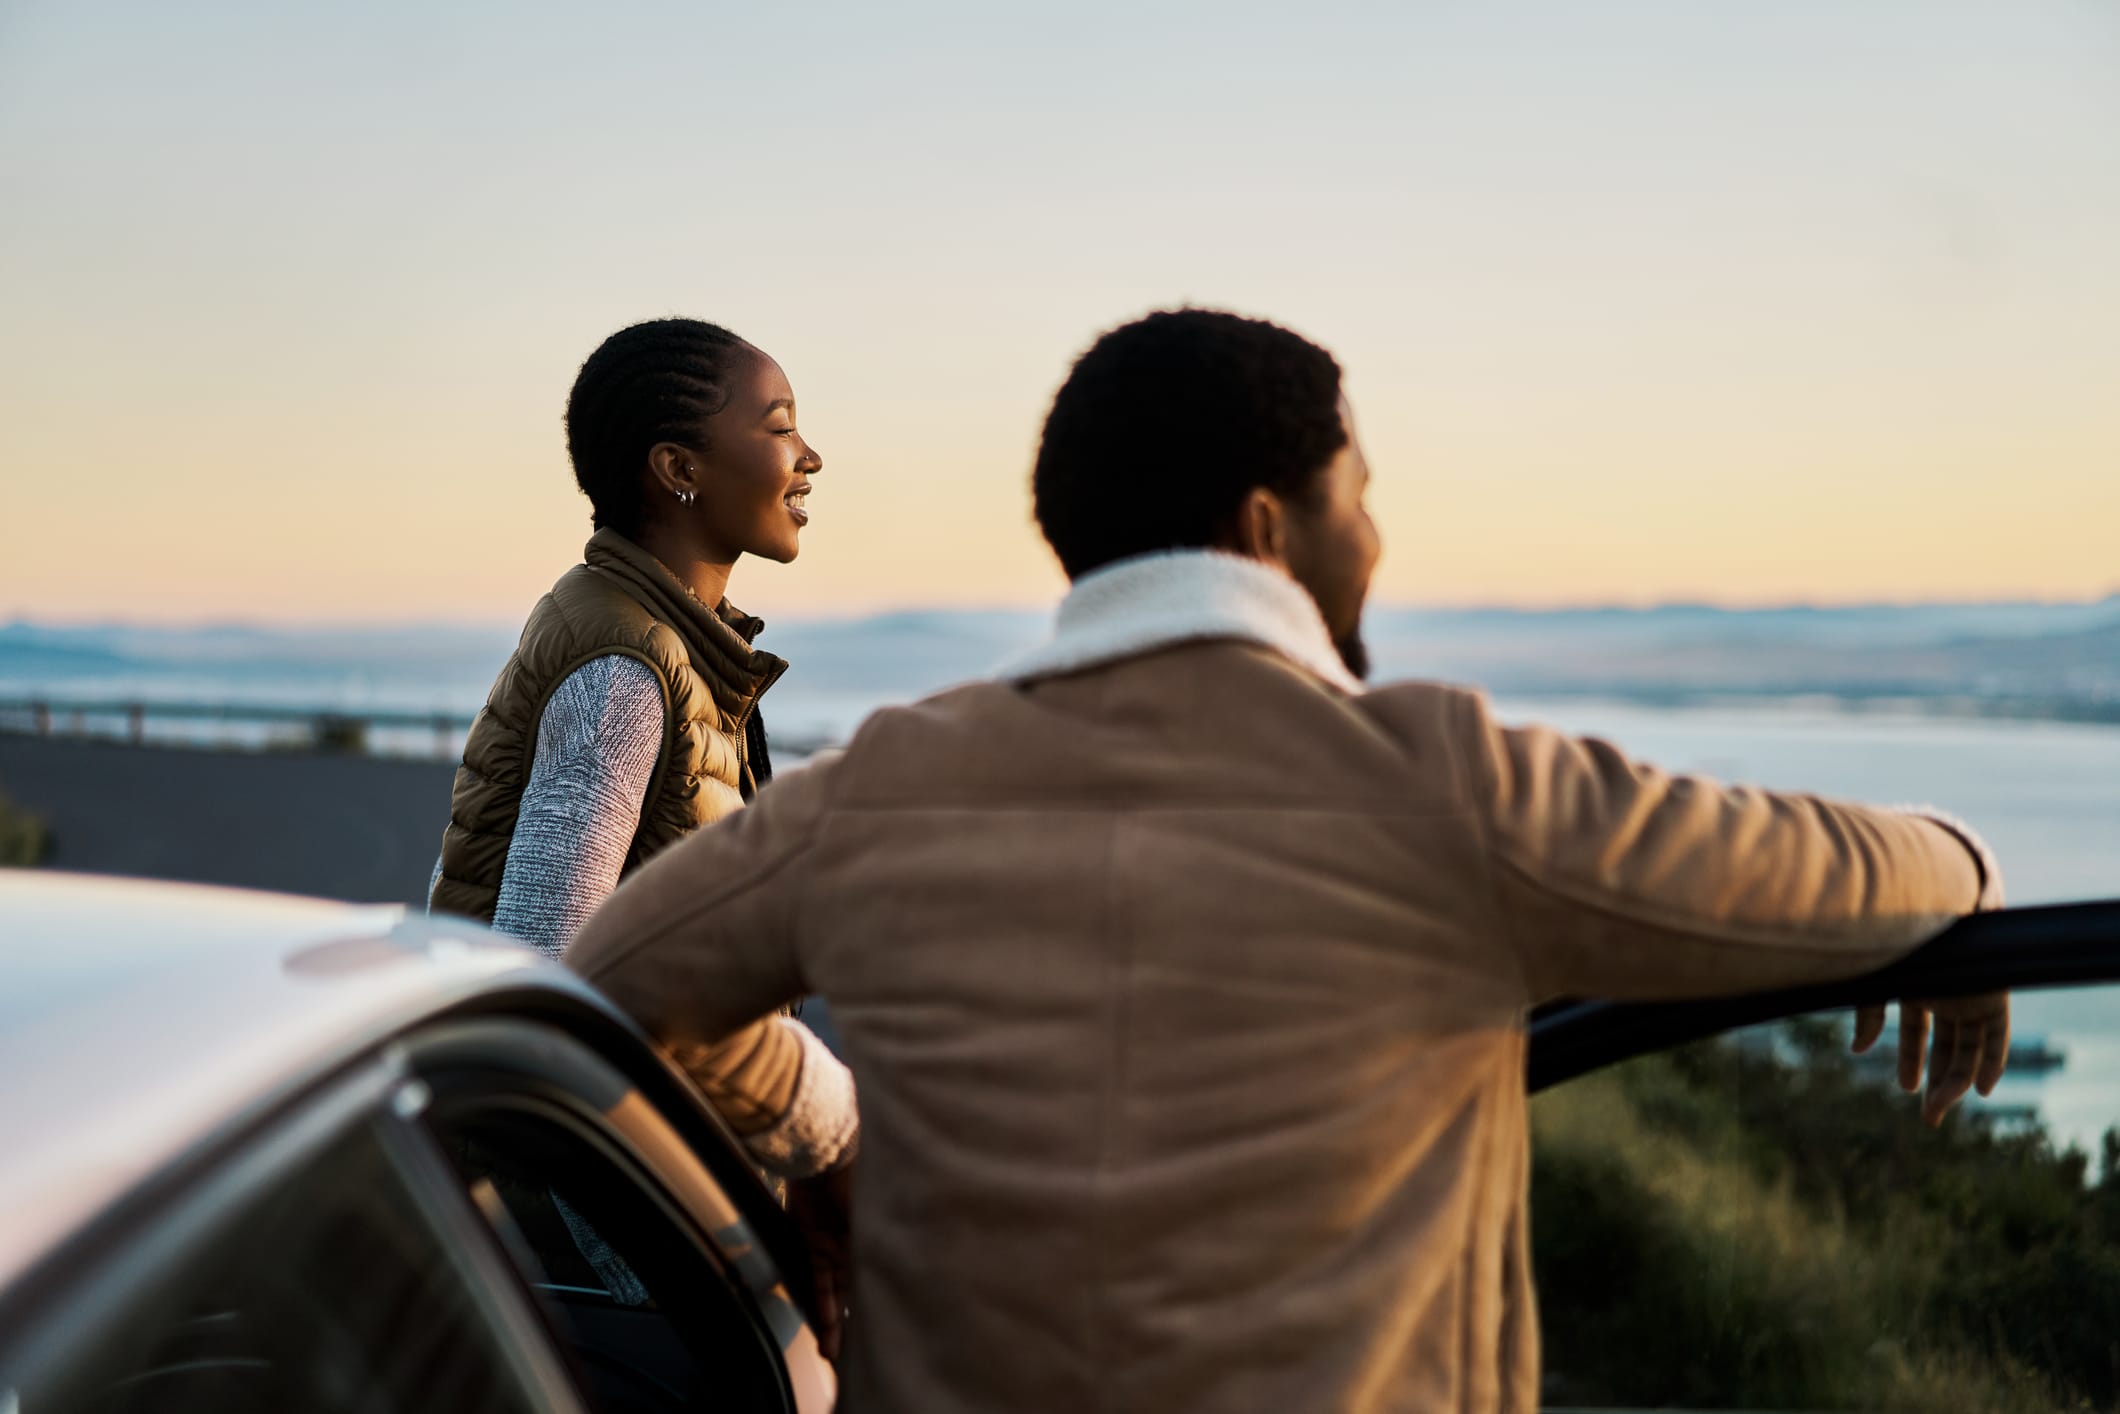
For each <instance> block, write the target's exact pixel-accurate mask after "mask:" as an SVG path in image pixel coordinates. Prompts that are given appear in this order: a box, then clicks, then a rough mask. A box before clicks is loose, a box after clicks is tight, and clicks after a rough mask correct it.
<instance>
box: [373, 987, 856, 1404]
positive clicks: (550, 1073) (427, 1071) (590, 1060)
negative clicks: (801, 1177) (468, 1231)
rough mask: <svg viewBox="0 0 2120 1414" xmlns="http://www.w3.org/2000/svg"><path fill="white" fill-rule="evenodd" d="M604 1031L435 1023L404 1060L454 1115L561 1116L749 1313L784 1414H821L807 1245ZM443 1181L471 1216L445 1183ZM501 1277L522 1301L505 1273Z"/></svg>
mask: <svg viewBox="0 0 2120 1414" xmlns="http://www.w3.org/2000/svg"><path fill="white" fill-rule="evenodd" d="M610 1021H611V1018H609V1017H605V1016H603V1015H602V1013H600V1012H595V1011H591V1010H588V1009H582V1010H579V1011H577V1010H574V1009H571V1008H569V1009H567V1010H565V1011H562V1012H554V1011H553V1010H552V1009H551V1008H550V1007H549V1006H545V1005H541V1006H540V1007H539V1008H537V1009H536V1010H533V1011H531V1012H528V1013H524V1012H514V1011H509V1010H506V1009H502V1008H496V1007H492V1006H486V1007H482V1008H479V1009H477V1010H475V1011H473V1012H470V1013H466V1014H457V1015H453V1016H447V1017H443V1018H438V1019H436V1020H435V1021H433V1022H431V1023H429V1024H428V1025H427V1026H425V1027H423V1028H421V1029H420V1030H419V1031H417V1032H415V1033H412V1034H411V1035H409V1036H407V1037H406V1038H405V1040H404V1042H403V1043H402V1046H401V1052H402V1054H403V1055H404V1057H405V1062H406V1064H407V1066H408V1068H409V1070H410V1072H411V1073H413V1074H414V1075H416V1076H418V1077H419V1079H420V1083H421V1084H422V1085H424V1086H427V1087H429V1088H430V1092H431V1094H432V1095H433V1096H435V1097H445V1098H446V1100H447V1102H448V1103H449V1104H450V1105H452V1106H472V1107H488V1106H490V1107H492V1108H494V1109H496V1110H499V1109H505V1108H510V1107H515V1108H538V1109H544V1110H546V1111H548V1112H556V1113H558V1114H561V1115H563V1116H564V1122H565V1123H566V1124H567V1125H568V1126H570V1127H573V1128H576V1129H578V1130H582V1131H585V1133H586V1137H588V1138H589V1139H590V1141H591V1142H592V1143H594V1144H596V1145H597V1146H598V1147H601V1148H603V1149H605V1150H607V1151H609V1152H610V1153H611V1154H612V1155H613V1157H614V1158H615V1159H616V1160H617V1161H619V1162H620V1163H621V1164H623V1166H624V1167H626V1168H628V1169H630V1170H632V1172H633V1179H634V1181H636V1182H638V1183H640V1184H642V1185H643V1187H644V1188H646V1189H647V1190H649V1191H648V1192H647V1193H646V1194H645V1195H644V1196H647V1197H650V1198H652V1199H654V1200H656V1201H658V1203H659V1206H661V1207H662V1208H663V1209H664V1210H665V1211H666V1213H667V1214H668V1215H669V1216H670V1217H671V1219H672V1220H674V1221H676V1222H678V1223H679V1224H680V1225H682V1226H683V1227H685V1228H687V1229H689V1232H688V1235H689V1236H690V1238H691V1239H692V1240H693V1241H694V1243H695V1244H696V1245H697V1246H699V1247H700V1248H701V1249H703V1254H704V1255H706V1256H707V1257H708V1258H709V1259H710V1260H712V1261H714V1262H715V1263H716V1264H718V1265H719V1266H720V1267H721V1268H722V1269H723V1271H722V1276H723V1277H724V1278H725V1279H726V1280H728V1281H729V1282H730V1283H731V1284H732V1285H733V1286H735V1287H736V1288H738V1289H739V1290H740V1292H741V1295H742V1296H743V1298H744V1299H745V1300H746V1301H747V1302H748V1303H749V1304H750V1305H751V1306H752V1308H753V1310H754V1314H755V1315H756V1317H757V1319H758V1320H759V1322H760V1325H761V1328H762V1329H761V1334H762V1335H763V1336H765V1337H766V1338H767V1339H768V1341H769V1343H770V1344H771V1346H772V1347H773V1348H774V1350H775V1354H776V1359H777V1360H778V1362H779V1365H780V1372H781V1377H782V1379H783V1381H784V1383H785V1384H786V1386H787V1393H788V1395H789V1402H790V1407H792V1408H795V1409H797V1410H802V1411H810V1410H823V1409H828V1408H829V1407H830V1405H831V1403H832V1400H833V1398H834V1396H835V1394H836V1376H835V1375H834V1374H833V1373H832V1372H831V1370H830V1368H829V1366H828V1365H827V1363H826V1362H825V1361H824V1358H823V1356H822V1354H821V1353H820V1351H819V1348H818V1341H817V1336H816V1329H815V1320H814V1317H813V1315H812V1312H813V1310H814V1307H813V1306H812V1305H811V1303H812V1302H813V1301H814V1300H815V1296H814V1290H813V1274H812V1271H811V1268H810V1265H809V1260H808V1257H809V1253H808V1247H807V1245H806V1244H805V1243H804V1241H803V1239H802V1237H801V1236H800V1234H799V1233H798V1232H797V1231H796V1229H795V1227H794V1224H793V1223H792V1221H790V1220H789V1218H788V1217H787V1215H786V1213H785V1212H783V1211H782V1209H781V1208H780V1206H779V1204H778V1203H777V1202H776V1201H775V1200H774V1198H773V1196H772V1194H771V1193H770V1192H769V1191H768V1190H767V1189H766V1187H765V1185H764V1183H763V1182H762V1181H761V1180H760V1178H759V1176H758V1174H757V1172H756V1171H755V1170H754V1169H753V1168H752V1167H751V1165H750V1163H749V1161H748V1160H747V1159H746V1158H745V1157H744V1155H743V1151H742V1149H741V1146H740V1143H739V1141H738V1140H737V1139H736V1138H735V1137H734V1136H733V1135H732V1134H731V1133H730V1132H729V1131H728V1129H727V1127H726V1126H725V1125H724V1124H723V1123H722V1121H721V1120H720V1118H719V1117H718V1116H716V1115H715V1114H714V1113H713V1111H712V1110H711V1109H710V1108H709V1107H708V1105H707V1103H706V1100H705V1097H704V1096H702V1095H701V1094H700V1093H699V1092H698V1090H697V1089H696V1088H695V1087H694V1086H693V1085H692V1084H691V1083H690V1082H689V1081H687V1080H684V1079H683V1078H682V1075H681V1073H679V1072H678V1071H676V1069H675V1067H674V1065H673V1064H672V1063H671V1062H670V1061H669V1060H668V1059H667V1058H666V1057H665V1056H664V1055H663V1054H662V1053H661V1052H660V1051H658V1050H656V1049H654V1048H653V1046H652V1045H651V1044H650V1043H649V1042H648V1041H647V1040H646V1038H645V1037H643V1036H641V1035H639V1034H638V1033H636V1032H633V1031H631V1030H630V1029H627V1028H625V1027H622V1026H616V1025H611V1024H609V1023H610ZM422 1138H423V1139H424V1140H425V1142H426V1144H427V1145H428V1146H429V1147H430V1148H431V1149H433V1151H434V1152H435V1154H436V1155H437V1158H438V1159H439V1155H440V1148H439V1144H440V1140H439V1136H438V1135H437V1134H435V1133H434V1132H432V1131H431V1130H428V1129H425V1128H423V1129H422ZM444 1181H445V1182H449V1183H450V1184H451V1186H452V1188H453V1189H454V1193H453V1196H454V1198H455V1199H456V1201H457V1202H458V1203H459V1204H462V1205H464V1206H466V1207H467V1209H468V1210H472V1211H475V1204H474V1203H473V1200H472V1199H471V1198H470V1196H469V1195H468V1194H466V1193H464V1192H463V1191H462V1188H461V1185H459V1184H456V1183H455V1181H454V1178H453V1177H451V1178H448V1179H445V1180H444ZM487 1237H488V1239H489V1241H492V1242H493V1243H494V1244H495V1245H499V1240H498V1239H497V1238H496V1237H495V1235H494V1234H491V1233H488V1234H487ZM510 1276H511V1278H512V1279H513V1280H514V1281H515V1282H516V1284H517V1285H518V1286H519V1287H520V1288H521V1289H523V1291H524V1294H525V1295H526V1296H527V1295H528V1294H529V1293H528V1290H527V1287H526V1286H524V1285H523V1282H522V1278H521V1276H520V1274H519V1273H517V1272H515V1271H514V1270H513V1269H512V1267H511V1271H510Z"/></svg>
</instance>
